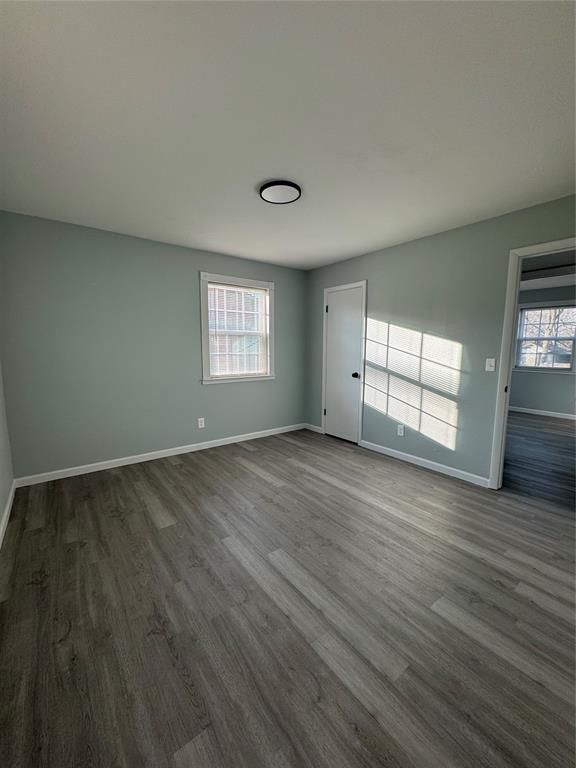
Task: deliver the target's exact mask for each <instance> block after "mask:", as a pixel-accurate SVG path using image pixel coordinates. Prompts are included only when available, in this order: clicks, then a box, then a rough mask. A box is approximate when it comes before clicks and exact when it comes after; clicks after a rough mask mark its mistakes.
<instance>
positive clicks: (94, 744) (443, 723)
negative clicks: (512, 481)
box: [0, 432, 574, 768]
mask: <svg viewBox="0 0 576 768" xmlns="http://www.w3.org/2000/svg"><path fill="white" fill-rule="evenodd" d="M561 511H562V510H561V508H556V507H555V506H554V505H553V504H550V503H549V502H545V503H542V502H540V501H539V500H537V499H533V498H528V497H521V496H519V495H517V494H515V493H513V492H511V491H507V492H504V493H499V492H493V491H488V490H484V489H481V488H478V487H475V486H472V485H467V484H466V483H463V482H460V481H456V480H452V479H450V478H447V477H443V476H440V475H436V474H433V473H431V472H427V471H426V470H423V469H419V468H417V467H414V466H411V465H408V464H403V463H402V462H399V461H396V460H394V459H389V458H386V457H384V456H380V455H378V454H374V453H370V452H367V451H365V450H363V449H360V448H357V447H356V446H352V445H349V444H345V443H342V442H340V441H337V440H334V439H331V438H327V437H323V436H321V435H316V434H313V433H311V432H297V433H291V434H287V435H282V436H277V437H270V438H265V439H260V440H256V441H252V442H250V443H244V444H237V445H230V446H225V447H220V448H214V449H211V450H207V451H201V452H197V453H191V454H188V455H185V456H181V457H175V458H169V459H162V460H158V461H153V462H148V463H145V464H138V465H133V466H127V467H123V468H119V469H114V470H109V471H105V472H100V473H97V474H91V475H84V476H83V477H76V478H70V479H67V480H61V481H56V482H51V483H47V484H44V485H38V486H33V487H30V488H25V489H21V490H19V491H18V492H17V495H16V499H15V504H14V509H13V514H12V517H11V521H10V523H9V526H8V530H7V535H6V538H5V542H4V545H3V547H2V551H1V554H0V622H1V624H0V631H1V640H0V664H1V667H0V680H1V685H0V707H1V708H0V718H1V722H0V765H2V766H3V767H6V768H17V767H18V768H24V767H26V768H28V767H31V766H34V767H36V766H42V767H43V768H44V767H49V768H67V767H68V766H69V767H72V766H73V767H74V768H85V767H93V766H102V768H121V767H122V768H140V767H141V766H147V767H148V766H149V767H150V768H163V767H165V766H171V768H223V767H225V768H238V767H240V768H242V767H244V768H260V767H261V766H266V767H267V768H288V767H290V766H292V767H293V768H296V767H298V768H300V767H302V768H304V767H306V768H372V767H373V768H376V767H377V766H378V767H379V768H383V767H384V766H385V767H386V768H468V767H471V766H474V767H476V766H482V767H485V768H512V767H513V766H515V767H521V766H525V767H526V768H560V767H562V768H568V766H573V765H574V751H573V746H574V742H573V736H574V734H573V723H574V711H573V693H574V689H573V672H574V658H573V648H574V644H573V643H574V640H573V631H574V612H573V597H574V595H573V528H572V523H571V521H570V520H569V519H567V517H566V516H565V515H563V514H561Z"/></svg>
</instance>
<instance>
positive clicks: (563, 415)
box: [508, 406, 576, 421]
mask: <svg viewBox="0 0 576 768" xmlns="http://www.w3.org/2000/svg"><path fill="white" fill-rule="evenodd" d="M508 410H509V411H516V412H517V413H532V414H534V415H535V416H551V417H552V418H553V419H570V421H576V414H574V413H556V411H538V410H536V409H534V408H516V406H510V407H509V408H508Z"/></svg>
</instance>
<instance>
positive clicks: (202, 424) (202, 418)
mask: <svg viewBox="0 0 576 768" xmlns="http://www.w3.org/2000/svg"><path fill="white" fill-rule="evenodd" d="M204 426H205V425H204V416H202V417H200V418H199V419H198V429H204Z"/></svg>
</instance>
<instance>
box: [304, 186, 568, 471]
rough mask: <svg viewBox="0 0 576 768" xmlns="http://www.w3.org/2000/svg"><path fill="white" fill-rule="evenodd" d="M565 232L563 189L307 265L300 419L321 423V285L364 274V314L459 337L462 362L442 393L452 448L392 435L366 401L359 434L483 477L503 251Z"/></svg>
mask: <svg viewBox="0 0 576 768" xmlns="http://www.w3.org/2000/svg"><path fill="white" fill-rule="evenodd" d="M574 231H575V225H574V197H567V198H562V199H560V200H556V201H553V202H550V203H546V204H543V205H538V206H534V207H531V208H527V209H525V210H522V211H517V212H514V213H511V214H508V215H506V216H500V217H498V218H495V219H489V220H487V221H483V222H480V223H478V224H472V225H470V226H467V227H461V228H459V229H454V230H451V231H449V232H444V233H441V234H438V235H434V236H432V237H426V238H423V239H420V240H416V241H413V242H410V243H405V244H402V245H398V246H395V247H392V248H387V249H385V250H382V251H378V252H376V253H372V254H368V255H366V256H361V257H358V258H354V259H350V260H348V261H344V262H340V263H338V264H334V265H331V266H328V267H324V268H321V269H318V270H315V271H313V272H312V273H311V274H310V276H309V282H308V312H309V315H308V317H309V337H308V338H309V343H308V355H307V357H308V369H309V371H310V379H309V384H308V411H307V419H306V420H307V421H308V422H310V423H312V424H317V425H319V424H320V423H321V415H320V409H321V383H322V317H323V289H324V288H326V287H328V286H333V285H340V284H344V283H349V282H355V281H358V280H361V279H367V280H368V317H369V318H370V319H372V320H375V321H378V322H381V323H393V324H395V325H397V326H399V327H401V328H405V329H409V330H413V331H417V332H423V333H426V334H430V335H433V336H437V337H441V338H443V339H446V340H450V341H452V342H454V343H455V344H461V345H462V347H461V351H462V363H461V380H460V388H459V392H458V394H457V395H456V396H452V397H451V399H453V400H454V401H455V402H456V406H457V408H458V425H457V436H456V446H455V450H450V449H449V448H447V447H445V446H444V445H441V444H439V443H437V442H435V441H434V440H432V439H430V438H429V437H426V436H424V435H422V434H420V433H419V432H417V431H415V430H412V429H406V430H405V436H404V437H397V435H396V421H395V420H394V419H391V418H389V417H388V416H386V415H384V414H382V413H380V412H379V411H378V410H375V409H374V408H369V407H365V408H364V426H363V430H364V431H363V434H364V439H365V440H367V441H370V442H373V443H377V444H380V445H382V446H386V447H389V448H393V449H396V450H400V451H403V452H405V453H409V454H412V455H415V456H419V457H423V458H426V459H429V460H432V461H437V462H440V463H442V464H445V465H448V466H450V467H454V468H457V469H460V470H464V471H467V472H471V473H473V474H476V475H480V476H482V477H487V476H488V474H489V464H490V454H491V443H492V435H493V430H494V412H495V403H496V383H497V374H496V373H486V372H485V371H484V361H485V358H487V357H496V358H498V356H499V354H500V342H501V333H502V322H503V316H504V302H505V290H506V278H507V269H508V254H509V251H510V249H512V248H519V247H521V246H526V245H534V244H535V243H541V242H546V241H550V240H556V239H561V238H567V237H571V236H573V235H574ZM400 378H401V377H400ZM407 381H408V382H409V381H410V379H409V378H408V379H407ZM432 391H436V390H432ZM439 394H440V395H441V396H446V397H447V396H448V395H447V393H445V392H444V393H442V390H440V392H439Z"/></svg>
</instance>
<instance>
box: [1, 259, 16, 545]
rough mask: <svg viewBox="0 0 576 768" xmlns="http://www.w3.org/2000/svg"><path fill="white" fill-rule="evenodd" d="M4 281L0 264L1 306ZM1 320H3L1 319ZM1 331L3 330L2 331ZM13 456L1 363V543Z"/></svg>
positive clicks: (10, 483)
mask: <svg viewBox="0 0 576 768" xmlns="http://www.w3.org/2000/svg"><path fill="white" fill-rule="evenodd" d="M3 288H4V281H3V273H2V263H1V262H0V306H1V305H2V304H3V302H4V292H3ZM0 320H1V318H0ZM0 330H1V329H0ZM12 480H13V474H12V455H11V452H10V440H9V438H8V425H7V423H6V409H5V405H4V386H3V378H2V364H1V363H0V542H1V539H2V535H1V531H2V527H3V522H4V521H3V520H2V513H3V512H4V509H5V507H6V502H7V501H8V497H9V495H10V489H11V488H12Z"/></svg>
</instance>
